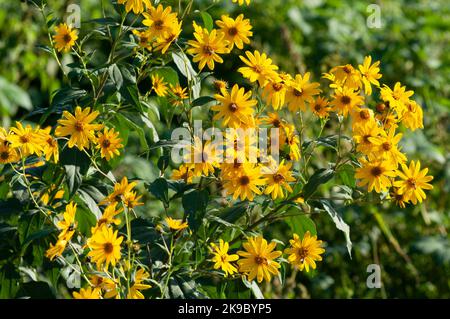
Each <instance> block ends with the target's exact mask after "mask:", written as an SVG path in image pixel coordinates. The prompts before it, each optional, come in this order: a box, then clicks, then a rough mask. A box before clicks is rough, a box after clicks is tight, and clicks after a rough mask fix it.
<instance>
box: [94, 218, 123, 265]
mask: <svg viewBox="0 0 450 319" xmlns="http://www.w3.org/2000/svg"><path fill="white" fill-rule="evenodd" d="M122 241H123V237H122V236H120V237H117V230H116V231H115V232H114V231H113V229H112V228H111V227H107V226H106V225H103V226H102V227H101V228H100V229H99V230H97V231H96V232H95V233H94V234H93V235H92V237H91V238H89V239H88V243H87V245H88V247H89V248H90V249H91V251H90V252H89V253H88V257H91V260H92V262H94V263H96V264H97V267H98V268H100V266H101V265H102V264H105V268H108V266H109V264H112V265H113V266H115V265H116V262H117V261H118V260H120V257H121V256H120V249H121V248H120V244H121V243H122Z"/></svg>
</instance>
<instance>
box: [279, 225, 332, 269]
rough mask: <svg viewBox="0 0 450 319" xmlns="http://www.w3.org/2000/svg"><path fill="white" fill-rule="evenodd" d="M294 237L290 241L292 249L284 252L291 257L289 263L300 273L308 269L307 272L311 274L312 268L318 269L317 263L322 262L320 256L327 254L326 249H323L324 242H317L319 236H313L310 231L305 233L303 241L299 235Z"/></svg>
mask: <svg viewBox="0 0 450 319" xmlns="http://www.w3.org/2000/svg"><path fill="white" fill-rule="evenodd" d="M293 237H294V238H293V239H291V240H289V243H290V244H291V247H290V248H286V249H285V250H284V253H285V254H288V255H289V257H288V261H289V262H290V263H291V264H292V265H294V266H295V267H298V268H299V269H300V271H303V269H306V272H309V268H310V267H311V268H312V269H316V261H321V260H322V256H320V255H321V254H323V253H324V252H325V249H323V248H321V245H322V241H321V240H317V236H311V233H310V232H309V231H307V232H306V233H305V235H304V236H303V239H300V237H299V236H298V235H297V234H294V236H293Z"/></svg>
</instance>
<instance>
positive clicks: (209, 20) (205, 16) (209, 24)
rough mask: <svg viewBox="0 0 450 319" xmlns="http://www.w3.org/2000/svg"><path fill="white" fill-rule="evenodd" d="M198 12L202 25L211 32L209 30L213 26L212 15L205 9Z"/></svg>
mask: <svg viewBox="0 0 450 319" xmlns="http://www.w3.org/2000/svg"><path fill="white" fill-rule="evenodd" d="M200 14H201V16H202V20H203V25H204V26H205V28H206V29H207V30H208V31H209V32H211V30H212V29H213V28H214V23H213V19H212V17H211V16H210V15H209V13H208V12H206V11H201V12H200Z"/></svg>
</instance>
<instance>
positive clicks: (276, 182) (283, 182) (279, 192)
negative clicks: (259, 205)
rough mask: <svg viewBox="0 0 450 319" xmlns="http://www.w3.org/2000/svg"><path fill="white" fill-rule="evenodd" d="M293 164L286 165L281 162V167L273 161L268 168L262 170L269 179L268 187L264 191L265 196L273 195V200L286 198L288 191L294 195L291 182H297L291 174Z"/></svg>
mask: <svg viewBox="0 0 450 319" xmlns="http://www.w3.org/2000/svg"><path fill="white" fill-rule="evenodd" d="M291 167H292V163H287V164H285V163H284V160H283V161H281V163H280V164H279V165H277V164H276V163H275V161H274V160H272V161H271V162H270V163H269V165H268V166H266V167H264V168H263V169H262V172H263V173H264V174H265V177H266V179H267V182H266V184H267V186H266V189H265V190H264V194H267V195H271V196H272V199H277V198H284V197H285V193H284V191H286V192H287V193H292V188H291V186H289V184H288V183H289V182H293V181H295V178H294V177H293V176H292V172H291Z"/></svg>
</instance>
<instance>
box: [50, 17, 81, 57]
mask: <svg viewBox="0 0 450 319" xmlns="http://www.w3.org/2000/svg"><path fill="white" fill-rule="evenodd" d="M55 31H56V34H55V35H54V36H53V40H54V41H55V48H56V49H57V50H58V51H59V52H61V51H63V52H69V51H70V49H71V48H72V47H73V46H74V45H75V41H76V40H77V39H78V35H77V30H74V29H73V28H72V27H71V26H68V25H67V24H65V23H61V24H59V25H58V26H57V27H55Z"/></svg>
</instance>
